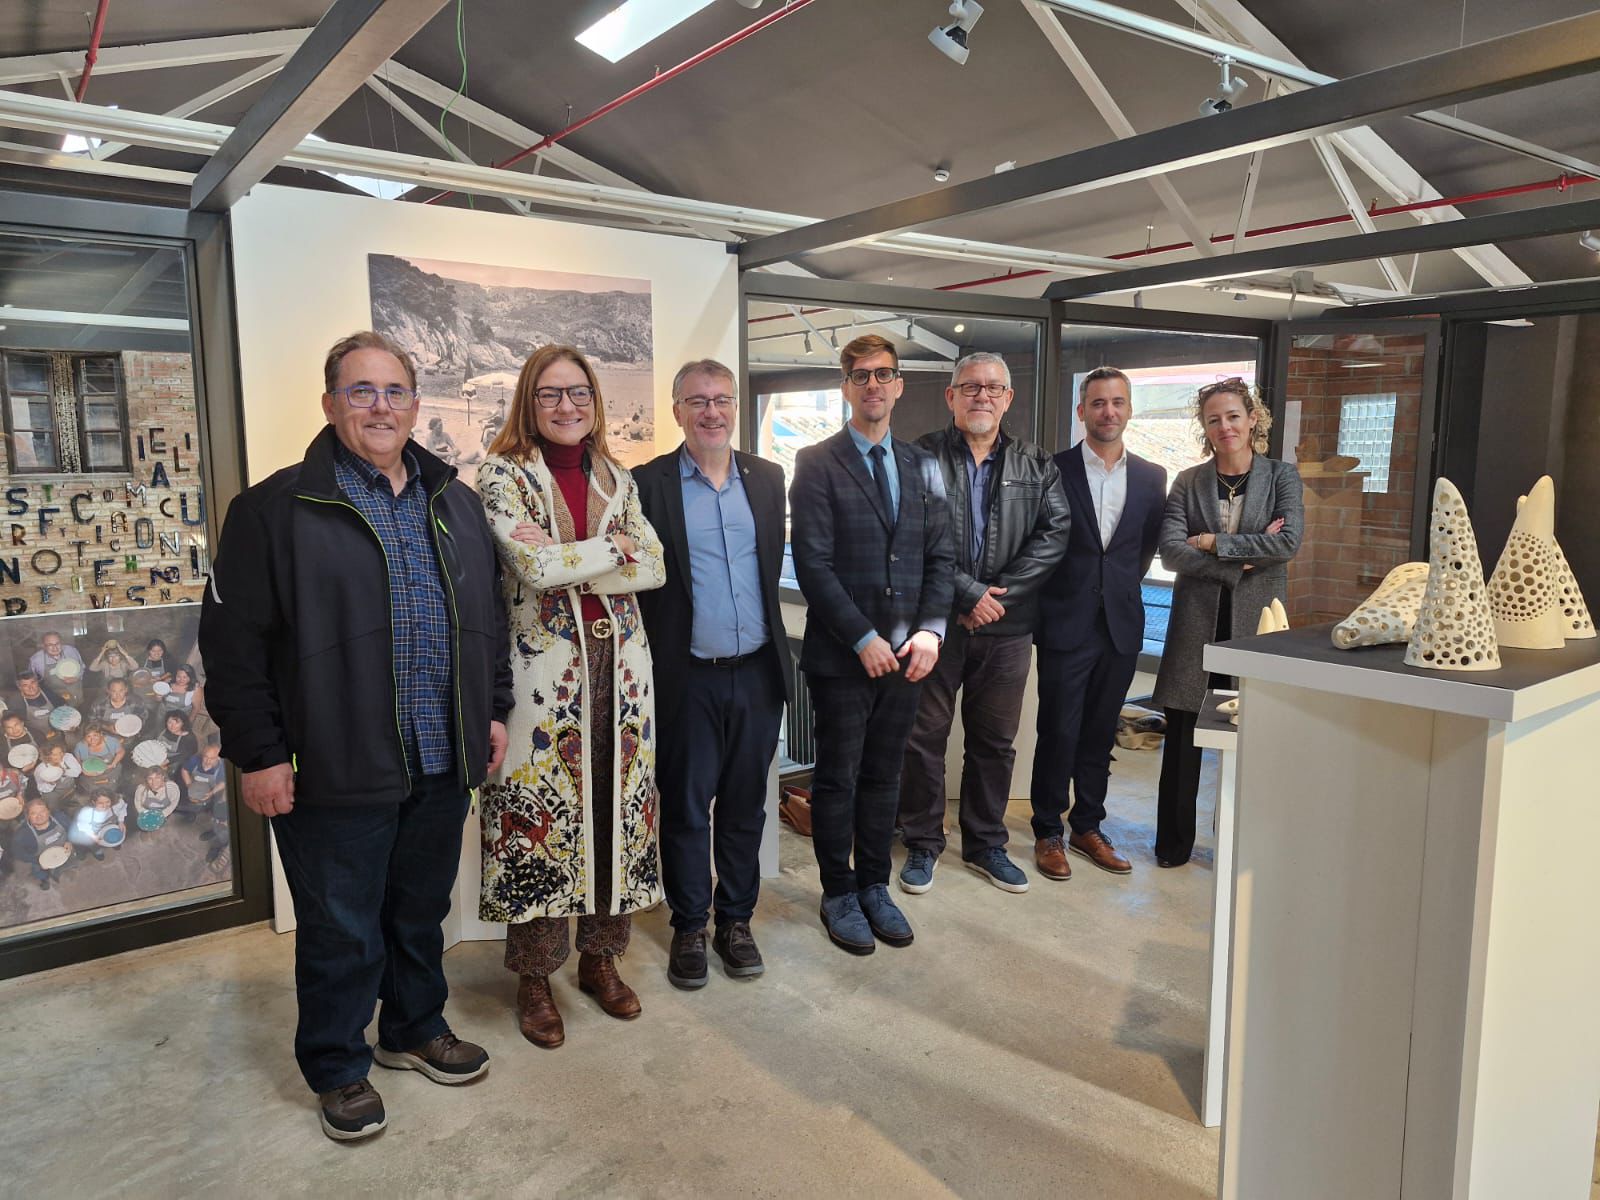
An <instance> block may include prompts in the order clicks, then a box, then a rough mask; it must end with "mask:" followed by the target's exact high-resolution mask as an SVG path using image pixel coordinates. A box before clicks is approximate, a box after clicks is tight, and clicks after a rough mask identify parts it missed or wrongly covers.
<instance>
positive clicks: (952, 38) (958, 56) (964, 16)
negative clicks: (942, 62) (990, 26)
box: [928, 0, 983, 66]
mask: <svg viewBox="0 0 1600 1200" xmlns="http://www.w3.org/2000/svg"><path fill="white" fill-rule="evenodd" d="M950 16H951V18H952V24H949V25H935V26H934V27H933V30H932V32H930V33H929V34H928V40H929V41H930V42H932V43H933V44H934V46H935V47H937V49H938V51H939V53H940V54H942V55H944V56H945V57H946V58H948V59H949V60H950V61H951V62H953V63H956V64H957V65H958V66H959V65H965V64H966V61H967V35H968V34H969V33H971V32H972V27H973V26H974V25H976V24H977V23H978V18H979V17H981V16H983V5H981V4H979V3H978V0H950Z"/></svg>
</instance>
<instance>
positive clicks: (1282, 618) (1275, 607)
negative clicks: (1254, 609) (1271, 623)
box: [1272, 596, 1289, 629]
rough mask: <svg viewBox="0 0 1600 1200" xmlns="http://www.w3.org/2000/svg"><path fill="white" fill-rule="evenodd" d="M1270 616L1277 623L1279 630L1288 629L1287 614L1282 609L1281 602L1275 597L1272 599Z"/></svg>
mask: <svg viewBox="0 0 1600 1200" xmlns="http://www.w3.org/2000/svg"><path fill="white" fill-rule="evenodd" d="M1272 616H1273V619H1274V620H1276V621H1277V622H1278V628H1279V629H1287V628H1289V613H1288V611H1287V610H1286V609H1285V608H1284V607H1283V601H1282V600H1279V599H1278V598H1277V597H1276V596H1274V597H1273V598H1272Z"/></svg>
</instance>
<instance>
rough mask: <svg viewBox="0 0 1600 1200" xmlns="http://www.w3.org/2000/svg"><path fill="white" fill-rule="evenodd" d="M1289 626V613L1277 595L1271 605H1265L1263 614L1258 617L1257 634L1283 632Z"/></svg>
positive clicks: (1258, 635) (1262, 610)
mask: <svg viewBox="0 0 1600 1200" xmlns="http://www.w3.org/2000/svg"><path fill="white" fill-rule="evenodd" d="M1287 628H1289V614H1288V613H1287V612H1286V611H1285V610H1284V607H1283V601H1282V600H1279V599H1278V598H1277V597H1276V596H1274V597H1273V598H1272V603H1271V604H1270V605H1264V606H1263V607H1262V609H1261V616H1260V617H1258V618H1257V619H1256V636H1257V637H1260V636H1261V635H1262V634H1263V633H1281V632H1283V631H1284V630H1285V629H1287Z"/></svg>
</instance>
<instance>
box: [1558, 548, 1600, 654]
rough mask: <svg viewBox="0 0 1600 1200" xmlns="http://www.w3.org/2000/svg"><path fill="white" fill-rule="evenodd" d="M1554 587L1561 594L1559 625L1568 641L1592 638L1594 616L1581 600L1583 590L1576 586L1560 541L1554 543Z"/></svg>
mask: <svg viewBox="0 0 1600 1200" xmlns="http://www.w3.org/2000/svg"><path fill="white" fill-rule="evenodd" d="M1555 550H1556V587H1557V590H1558V591H1559V592H1560V595H1561V626H1562V632H1563V633H1564V634H1565V635H1566V637H1567V640H1568V641H1573V640H1576V639H1579V638H1592V637H1594V636H1595V628H1594V618H1593V617H1591V616H1590V615H1589V606H1588V605H1587V604H1585V603H1584V602H1583V592H1582V591H1580V590H1579V588H1578V580H1577V578H1576V577H1575V576H1574V575H1573V574H1572V567H1571V566H1570V565H1569V564H1568V563H1567V556H1566V555H1565V554H1563V553H1562V552H1561V543H1560V542H1557V543H1556V547H1555Z"/></svg>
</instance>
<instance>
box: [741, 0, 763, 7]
mask: <svg viewBox="0 0 1600 1200" xmlns="http://www.w3.org/2000/svg"><path fill="white" fill-rule="evenodd" d="M736 2H737V3H739V4H742V5H744V6H745V7H746V8H760V7H761V0H736Z"/></svg>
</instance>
